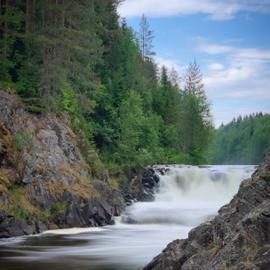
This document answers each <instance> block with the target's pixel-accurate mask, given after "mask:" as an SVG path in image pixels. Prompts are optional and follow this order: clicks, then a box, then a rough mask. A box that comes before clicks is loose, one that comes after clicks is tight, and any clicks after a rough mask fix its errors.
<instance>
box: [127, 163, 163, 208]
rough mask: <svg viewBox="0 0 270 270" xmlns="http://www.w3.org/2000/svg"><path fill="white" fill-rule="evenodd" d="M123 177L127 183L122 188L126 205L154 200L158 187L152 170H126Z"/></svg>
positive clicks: (155, 175)
mask: <svg viewBox="0 0 270 270" xmlns="http://www.w3.org/2000/svg"><path fill="white" fill-rule="evenodd" d="M125 176H126V178H127V179H129V181H128V182H127V183H125V185H124V187H123V188H122V193H123V196H124V199H125V201H126V204H127V205H131V204H132V203H133V202H136V201H144V202H145V201H153V200H154V195H155V192H156V189H157V188H158V186H159V177H158V174H157V173H156V171H155V169H154V168H152V167H146V168H128V169H126V170H125Z"/></svg>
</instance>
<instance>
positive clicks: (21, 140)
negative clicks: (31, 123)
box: [15, 132, 32, 152]
mask: <svg viewBox="0 0 270 270" xmlns="http://www.w3.org/2000/svg"><path fill="white" fill-rule="evenodd" d="M31 139H32V134H31V133H30V132H20V133H19V132H18V133H17V134H16V135H15V145H16V148H17V150H18V151H19V152H22V151H24V150H25V149H26V148H27V147H28V146H29V142H30V141H31Z"/></svg>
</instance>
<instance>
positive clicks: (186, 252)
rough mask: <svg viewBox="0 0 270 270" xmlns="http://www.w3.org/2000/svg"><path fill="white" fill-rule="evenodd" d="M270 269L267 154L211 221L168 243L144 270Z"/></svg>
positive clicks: (269, 187) (268, 171) (269, 186)
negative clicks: (183, 237) (186, 236)
mask: <svg viewBox="0 0 270 270" xmlns="http://www.w3.org/2000/svg"><path fill="white" fill-rule="evenodd" d="M180 269H182V270H193V269H196V270H225V269H231V270H241V269H243V270H251V269H252V270H256V269H258V270H268V269H270V155H267V156H266V157H265V161H264V162H263V163H262V164H261V165H260V166H259V167H258V169H257V170H256V172H255V173H254V174H253V176H252V178H251V179H247V180H245V181H244V182H243V183H242V184H241V186H240V188H239V191H238V193H237V194H236V195H235V197H234V198H233V199H232V201H231V202H230V203H229V204H228V205H225V206H224V207H222V208H221V209H220V210H219V213H218V215H217V216H216V217H215V218H214V219H213V220H211V221H209V222H207V223H203V224H201V225H200V226H198V227H197V228H195V229H193V230H191V231H190V233H189V235H188V238H187V239H185V240H176V241H174V242H172V243H170V244H169V245H168V246H167V248H166V249H164V250H163V252H162V253H161V254H160V255H158V256H157V257H156V258H154V259H153V261H152V262H150V263H149V264H148V265H147V266H145V267H144V268H143V270H180Z"/></svg>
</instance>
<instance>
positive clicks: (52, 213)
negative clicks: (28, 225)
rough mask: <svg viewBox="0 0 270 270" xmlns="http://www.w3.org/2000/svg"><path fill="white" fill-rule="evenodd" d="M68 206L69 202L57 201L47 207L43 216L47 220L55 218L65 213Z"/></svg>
mask: <svg viewBox="0 0 270 270" xmlns="http://www.w3.org/2000/svg"><path fill="white" fill-rule="evenodd" d="M66 208H67V202H57V203H54V204H53V205H51V206H50V207H46V208H45V209H44V210H43V212H42V215H43V218H44V220H45V221H48V220H53V219H54V218H55V217H56V216H57V215H59V214H64V213H65V211H66Z"/></svg>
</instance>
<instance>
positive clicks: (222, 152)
mask: <svg viewBox="0 0 270 270" xmlns="http://www.w3.org/2000/svg"><path fill="white" fill-rule="evenodd" d="M269 149H270V115H269V114H265V115H263V114H262V113H259V114H256V115H250V116H246V117H244V118H242V117H239V118H238V119H237V120H235V119H234V120H233V121H232V122H231V123H229V124H227V125H225V126H224V125H222V126H221V127H220V128H219V129H217V130H216V131H215V135H214V141H213V144H212V145H211V148H210V152H209V159H210V161H211V162H212V163H214V164H259V163H260V162H261V161H262V159H263V156H264V154H265V153H266V152H267V151H269Z"/></svg>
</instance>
